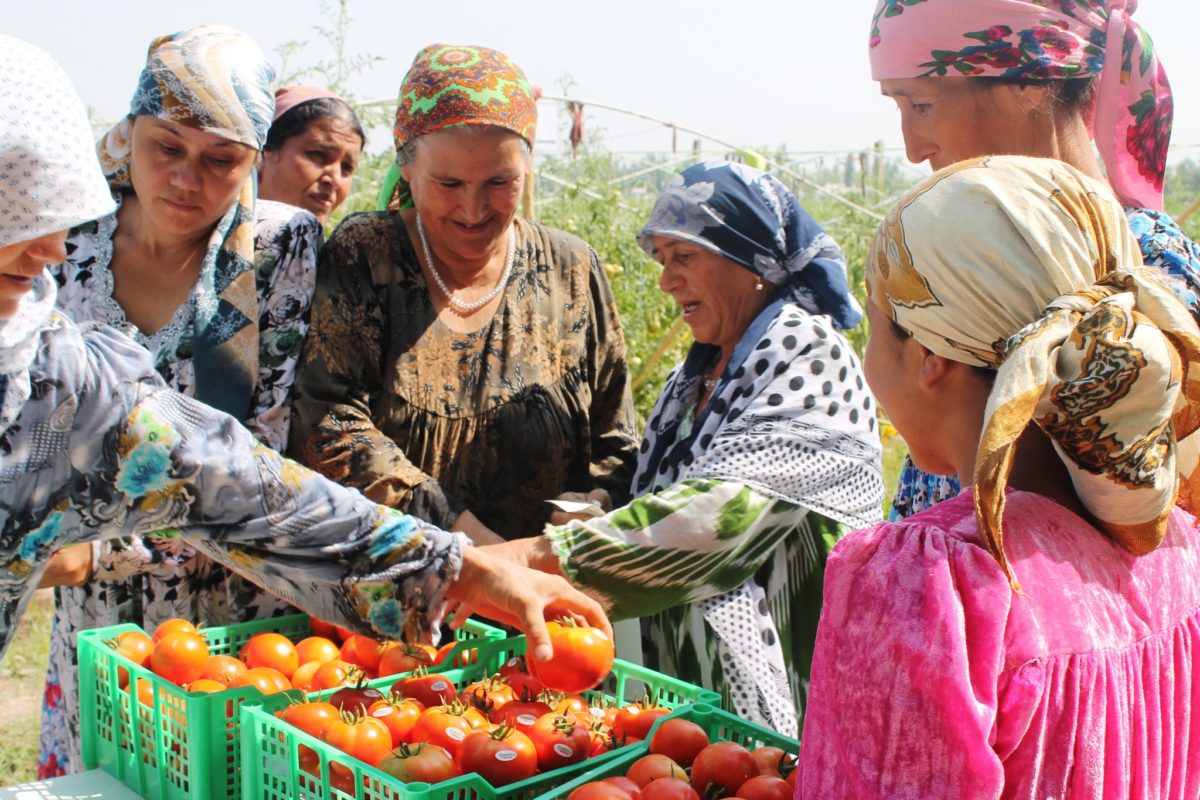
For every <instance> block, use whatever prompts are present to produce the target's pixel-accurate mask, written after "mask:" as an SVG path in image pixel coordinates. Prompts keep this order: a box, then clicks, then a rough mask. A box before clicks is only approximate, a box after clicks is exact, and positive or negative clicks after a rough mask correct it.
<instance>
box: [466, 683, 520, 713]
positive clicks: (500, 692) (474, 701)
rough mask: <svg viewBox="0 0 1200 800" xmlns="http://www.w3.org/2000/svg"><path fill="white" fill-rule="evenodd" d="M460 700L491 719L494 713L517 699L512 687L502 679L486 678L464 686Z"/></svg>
mask: <svg viewBox="0 0 1200 800" xmlns="http://www.w3.org/2000/svg"><path fill="white" fill-rule="evenodd" d="M458 699H459V701H460V702H462V703H465V704H466V705H469V706H471V707H473V708H478V709H479V710H480V711H482V712H483V713H484V714H487V715H488V716H489V717H491V715H492V712H494V711H495V710H496V709H498V708H500V707H501V706H503V705H504V704H505V703H509V702H512V701H513V700H515V699H516V698H515V697H514V696H513V690H512V687H511V686H509V685H508V684H507V683H505V682H504V681H503V680H501V679H500V678H484V679H483V680H478V681H475V682H474V683H469V684H467V685H466V686H464V687H463V688H462V691H461V692H459V693H458Z"/></svg>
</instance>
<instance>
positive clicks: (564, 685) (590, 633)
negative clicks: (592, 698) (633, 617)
mask: <svg viewBox="0 0 1200 800" xmlns="http://www.w3.org/2000/svg"><path fill="white" fill-rule="evenodd" d="M546 631H547V633H548V634H549V636H550V644H551V646H552V647H553V648H554V654H553V655H552V656H551V657H550V660H548V661H538V660H537V659H536V658H530V659H527V666H528V667H529V673H530V674H531V675H533V677H535V678H537V679H538V680H539V681H541V682H542V683H543V684H545V685H546V686H547V687H548V688H550V689H557V690H558V691H560V692H582V691H586V690H588V689H592V688H594V687H596V686H597V685H599V683H600V682H601V681H602V680H604V679H605V678H606V677H607V676H608V673H610V672H612V665H613V659H614V658H615V657H616V650H615V649H614V647H613V642H612V639H610V638H608V635H607V634H605V633H604V631H602V630H600V629H599V628H594V627H592V626H590V625H587V624H584V625H580V624H578V623H577V622H575V621H574V620H573V619H571V618H570V617H563V618H561V619H559V620H550V621H548V622H547V623H546Z"/></svg>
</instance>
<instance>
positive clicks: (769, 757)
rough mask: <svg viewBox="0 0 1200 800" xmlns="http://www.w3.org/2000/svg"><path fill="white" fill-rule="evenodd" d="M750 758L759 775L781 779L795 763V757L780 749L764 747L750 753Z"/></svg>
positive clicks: (769, 746)
mask: <svg viewBox="0 0 1200 800" xmlns="http://www.w3.org/2000/svg"><path fill="white" fill-rule="evenodd" d="M750 756H751V757H752V758H753V759H754V763H755V764H756V765H757V766H758V774H759V775H771V776H774V777H776V778H782V777H783V775H784V771H785V770H790V768H791V767H792V766H793V765H794V764H795V763H796V757H795V756H794V755H792V754H790V753H787V752H785V751H784V750H783V748H780V747H773V746H771V745H764V746H762V747H757V748H755V749H754V750H751V751H750Z"/></svg>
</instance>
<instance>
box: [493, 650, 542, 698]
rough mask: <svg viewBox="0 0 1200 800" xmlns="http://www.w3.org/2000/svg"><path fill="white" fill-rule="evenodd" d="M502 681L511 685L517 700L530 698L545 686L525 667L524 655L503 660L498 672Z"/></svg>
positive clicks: (535, 695)
mask: <svg viewBox="0 0 1200 800" xmlns="http://www.w3.org/2000/svg"><path fill="white" fill-rule="evenodd" d="M497 674H498V675H499V676H500V677H501V678H503V679H504V682H505V683H507V684H508V685H509V686H511V687H512V690H513V696H514V697H516V698H517V699H518V700H532V699H534V698H535V697H537V695H538V692H540V691H542V690H543V689H545V688H546V686H545V685H544V684H543V683H542V682H541V681H539V680H538V679H537V678H535V677H533V676H532V675H530V674H529V671H528V670H527V669H525V656H513V657H512V658H510V659H509V660H508V661H505V662H504V666H502V667H500V669H499V671H498V673H497Z"/></svg>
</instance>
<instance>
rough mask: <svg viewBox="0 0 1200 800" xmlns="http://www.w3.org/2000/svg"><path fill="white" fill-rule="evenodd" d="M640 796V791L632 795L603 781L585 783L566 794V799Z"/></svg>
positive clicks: (624, 799) (619, 799)
mask: <svg viewBox="0 0 1200 800" xmlns="http://www.w3.org/2000/svg"><path fill="white" fill-rule="evenodd" d="M641 796H642V793H641V791H639V792H638V793H637V794H636V795H632V794H630V793H629V792H627V791H625V790H624V789H622V788H621V787H619V786H614V785H613V784H611V783H607V782H605V781H592V782H590V783H585V784H584V785H583V786H580V787H579V788H578V789H576V790H575V791H573V792H571V794H570V795H568V796H567V800H635V798H640V797H641Z"/></svg>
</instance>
